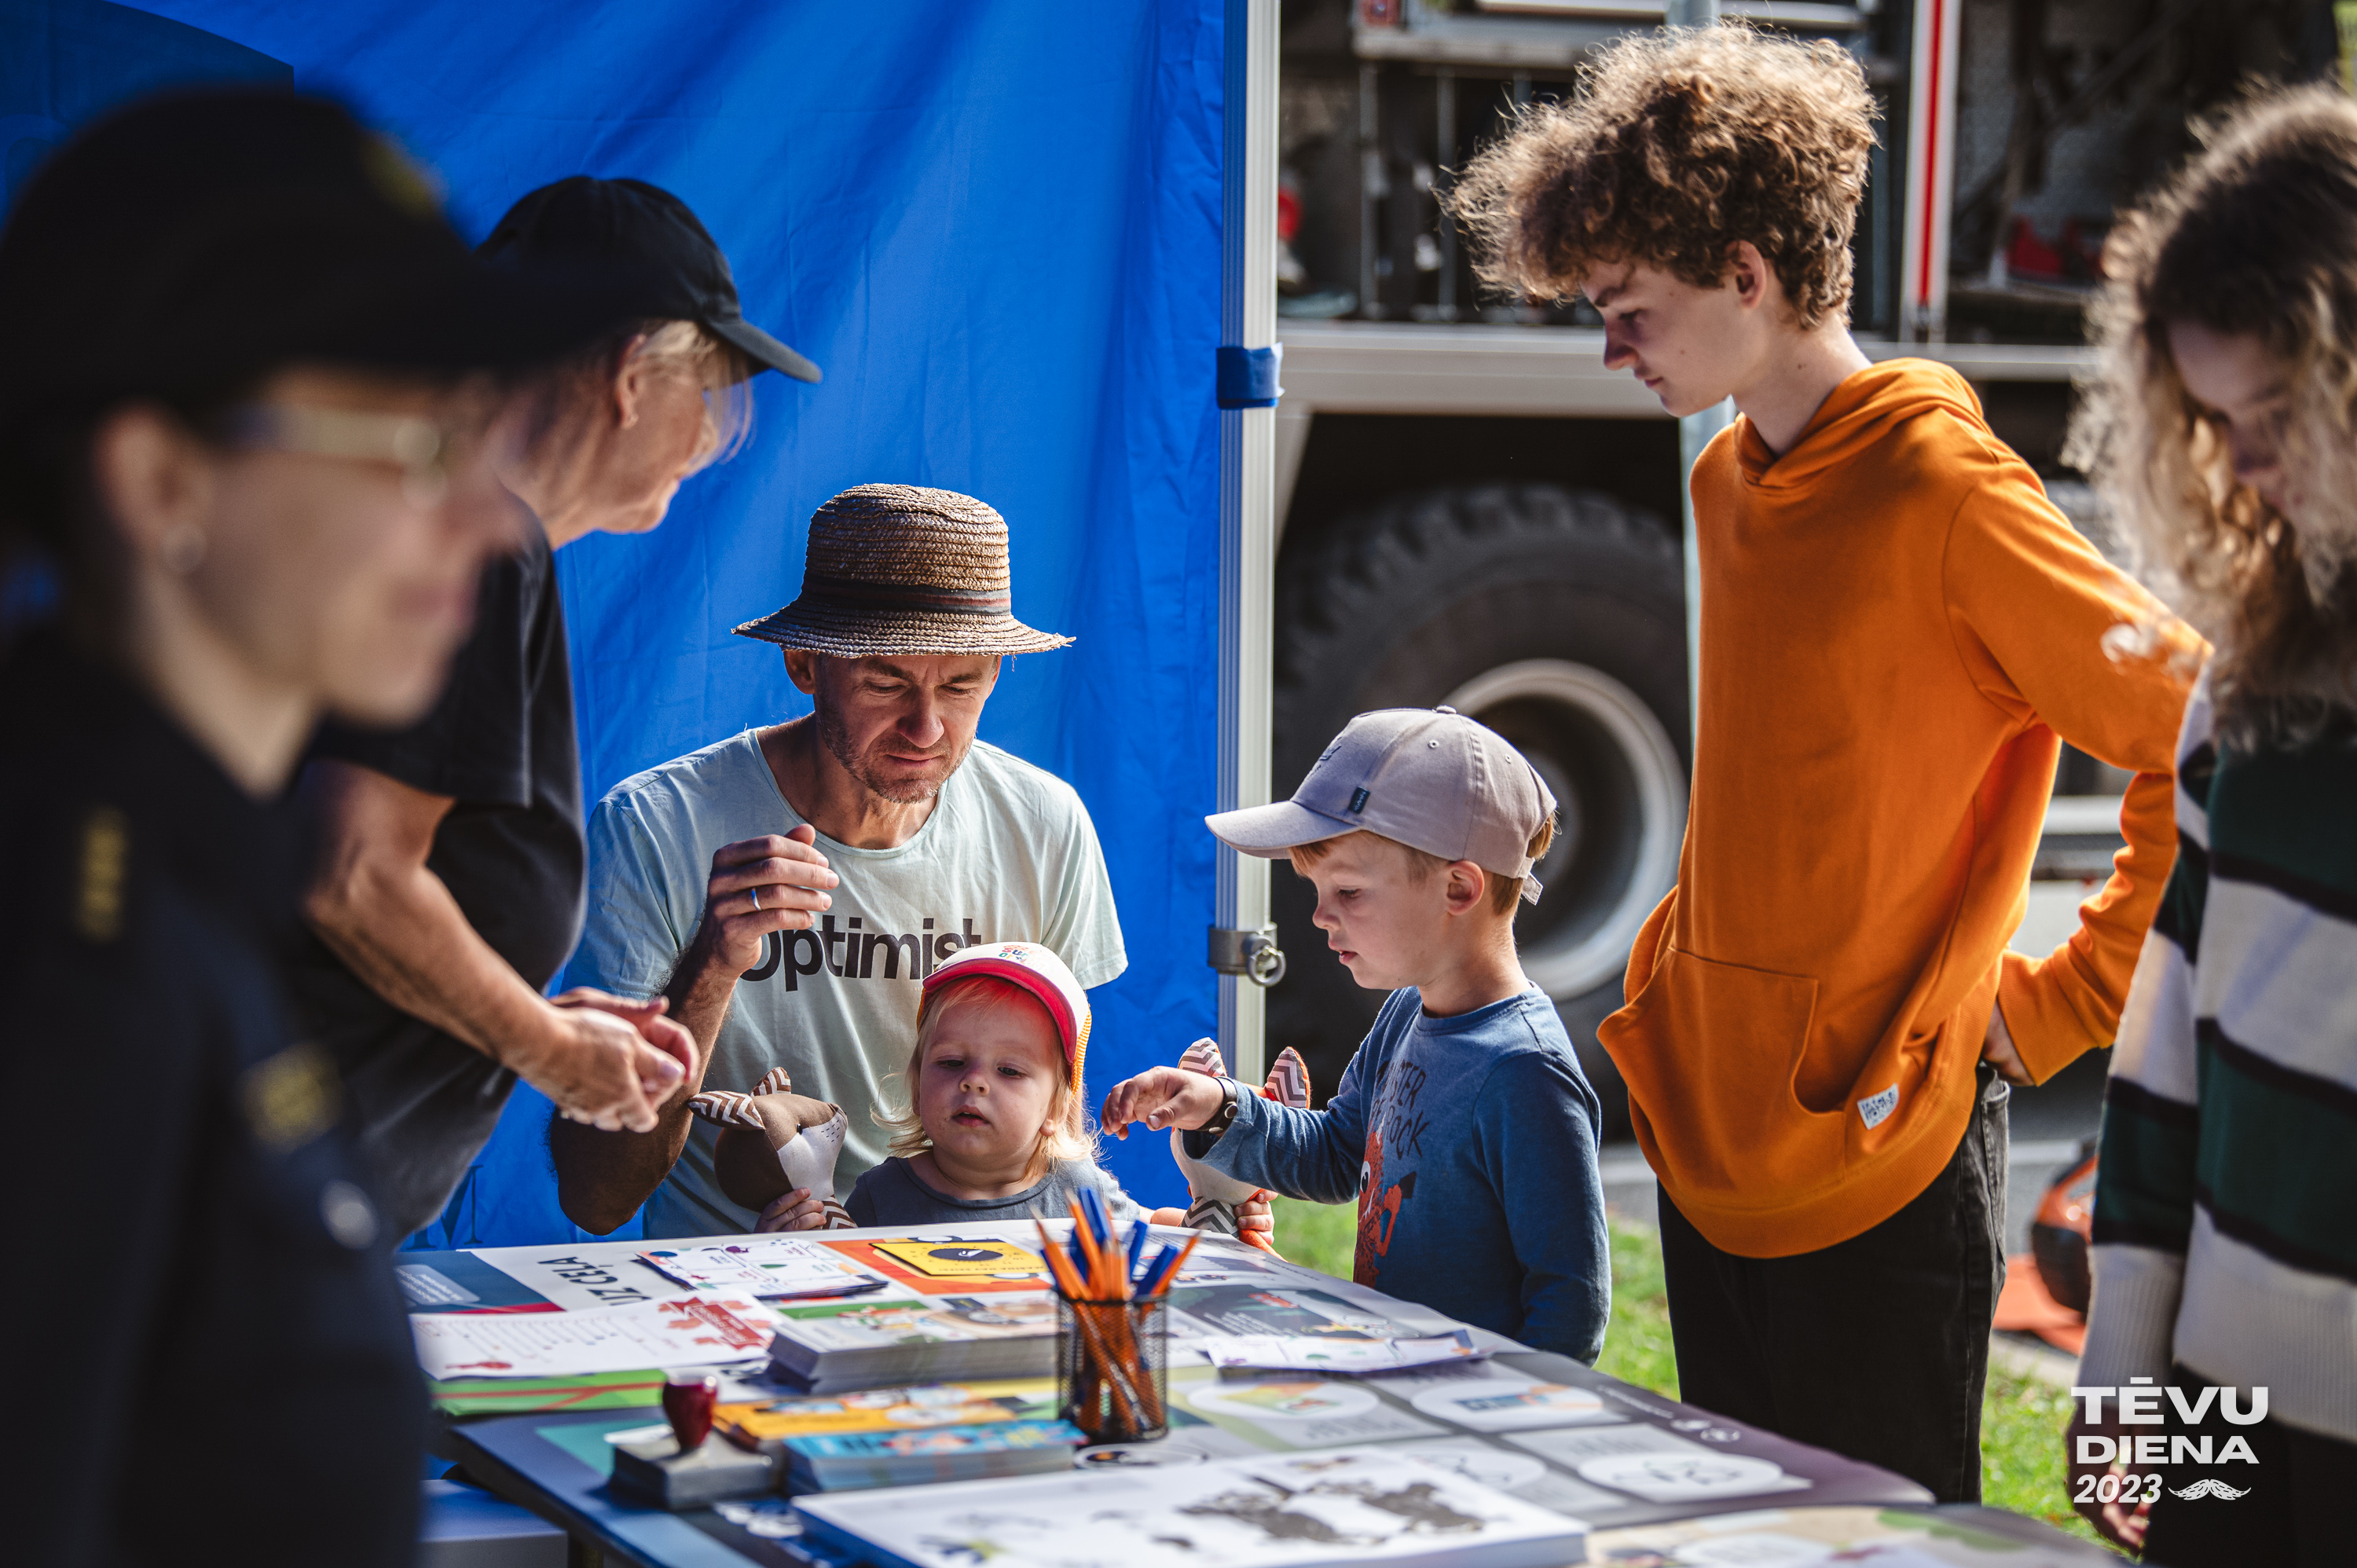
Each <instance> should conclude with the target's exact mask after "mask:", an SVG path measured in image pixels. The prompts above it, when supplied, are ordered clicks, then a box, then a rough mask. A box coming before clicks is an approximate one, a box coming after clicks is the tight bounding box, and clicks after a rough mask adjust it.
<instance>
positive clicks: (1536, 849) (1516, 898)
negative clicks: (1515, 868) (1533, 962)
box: [1286, 812, 1555, 916]
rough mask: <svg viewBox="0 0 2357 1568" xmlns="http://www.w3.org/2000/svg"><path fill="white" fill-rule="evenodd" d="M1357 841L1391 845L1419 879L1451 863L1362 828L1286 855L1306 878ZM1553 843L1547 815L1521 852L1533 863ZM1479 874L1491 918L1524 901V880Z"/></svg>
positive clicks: (1552, 821) (1508, 912)
mask: <svg viewBox="0 0 2357 1568" xmlns="http://www.w3.org/2000/svg"><path fill="white" fill-rule="evenodd" d="M1359 838H1363V839H1373V840H1374V841H1375V842H1376V843H1387V844H1389V845H1391V846H1392V847H1393V848H1394V849H1395V850H1397V851H1399V852H1400V854H1402V855H1404V856H1405V857H1406V859H1407V866H1408V870H1409V871H1410V872H1411V873H1412V874H1413V875H1416V876H1419V877H1426V876H1430V875H1433V874H1434V873H1435V872H1437V871H1439V870H1441V869H1442V868H1443V867H1445V866H1448V865H1451V864H1453V863H1451V862H1449V861H1446V860H1443V859H1442V858H1441V857H1440V856H1438V855H1437V854H1430V853H1428V852H1426V851H1425V850H1420V849H1418V848H1416V847H1415V845H1414V844H1405V843H1400V841H1399V840H1397V839H1394V838H1385V837H1384V836H1383V834H1381V833H1373V832H1368V831H1367V830H1366V829H1364V828H1361V829H1359V830H1358V831H1356V832H1347V833H1336V834H1335V835H1334V836H1333V837H1332V838H1330V839H1319V840H1318V842H1317V843H1303V844H1296V845H1294V846H1293V848H1292V849H1290V850H1288V851H1286V855H1287V857H1288V858H1289V859H1291V861H1292V862H1293V869H1294V870H1295V871H1296V872H1297V873H1298V874H1300V875H1303V876H1307V875H1309V868H1310V867H1311V866H1313V865H1317V864H1318V862H1319V861H1321V860H1323V859H1325V858H1326V857H1327V856H1328V855H1329V854H1333V853H1334V848H1335V846H1336V845H1337V844H1340V843H1343V842H1344V841H1345V840H1348V839H1359ZM1554 843H1555V816H1554V814H1553V813H1552V812H1550V813H1549V814H1548V816H1547V820H1546V821H1544V822H1541V823H1540V824H1539V831H1538V832H1534V833H1533V834H1532V835H1531V842H1530V844H1529V846H1528V847H1527V848H1525V849H1524V850H1523V854H1527V855H1529V856H1530V857H1531V859H1532V861H1533V862H1534V863H1536V862H1538V861H1541V860H1544V859H1545V858H1546V852H1547V850H1548V849H1549V848H1550V847H1551V846H1552V845H1553V844H1554ZM1482 875H1483V876H1484V877H1485V878H1486V879H1487V881H1488V883H1489V887H1490V912H1491V914H1493V915H1506V916H1512V914H1513V913H1514V911H1515V909H1516V908H1518V907H1519V906H1520V905H1521V903H1522V900H1523V879H1522V878H1521V877H1519V876H1501V875H1498V874H1497V873H1496V872H1493V871H1490V870H1487V869H1486V868H1485V869H1484V871H1483V872H1482Z"/></svg>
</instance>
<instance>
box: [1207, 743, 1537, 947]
mask: <svg viewBox="0 0 2357 1568" xmlns="http://www.w3.org/2000/svg"><path fill="white" fill-rule="evenodd" d="M1554 811H1555V796H1554V794H1553V793H1552V792H1551V791H1550V790H1549V789H1547V787H1546V780H1544V779H1541V778H1540V777H1539V776H1538V771H1537V770H1536V769H1535V768H1532V766H1531V765H1530V763H1529V762H1528V761H1527V760H1526V759H1525V758H1524V757H1523V754H1522V753H1521V752H1519V751H1516V750H1515V749H1514V748H1513V747H1512V746H1509V745H1508V744H1506V737H1505V736H1501V735H1500V734H1499V733H1498V732H1497V731H1496V730H1493V729H1491V728H1490V727H1489V726H1488V725H1482V724H1479V723H1476V722H1475V721H1474V720H1472V719H1469V718H1467V717H1466V716H1465V715H1464V714H1460V713H1458V711H1457V710H1456V709H1455V708H1448V707H1442V708H1383V709H1379V710H1378V711H1376V712H1374V713H1372V714H1360V715H1359V716H1358V717H1357V718H1355V719H1352V720H1351V722H1350V723H1349V724H1347V725H1343V726H1342V733H1341V734H1340V735H1339V736H1335V737H1334V743H1333V744H1332V745H1331V746H1328V747H1327V748H1326V750H1325V753H1324V754H1323V755H1322V756H1320V757H1318V761H1317V764H1316V765H1315V766H1314V767H1312V768H1310V769H1309V777H1308V778H1307V779H1303V780H1302V781H1301V788H1300V789H1296V790H1295V791H1294V792H1293V799H1292V800H1278V801H1275V802H1274V803H1273V804H1270V805H1266V806H1253V807H1248V808H1247V809H1245V810H1243V811H1222V812H1220V813H1219V814H1218V815H1216V816H1210V817H1206V818H1204V819H1203V821H1204V822H1205V824H1206V825H1207V826H1209V827H1210V828H1211V832H1213V833H1215V834H1217V835H1218V836H1219V840H1220V842H1221V843H1224V844H1227V845H1228V846H1230V847H1231V848H1232V849H1237V850H1241V851H1242V852H1243V853H1244V854H1256V855H1259V856H1260V857H1261V858H1262V859H1264V860H1281V859H1283V858H1284V857H1285V854H1286V852H1287V851H1289V850H1293V849H1297V848H1299V847H1300V846H1301V845H1303V844H1306V843H1317V842H1318V840H1320V839H1330V838H1335V837H1338V836H1340V835H1341V834H1343V833H1349V832H1362V831H1363V832H1371V833H1380V834H1382V835H1383V837H1384V838H1387V839H1394V840H1396V841H1398V842H1399V843H1404V844H1406V845H1407V846H1408V847H1409V848H1411V849H1420V850H1422V851H1424V852H1425V854H1437V855H1438V856H1440V858H1441V859H1443V860H1469V861H1471V862H1472V863H1473V864H1474V865H1478V866H1480V868H1481V869H1482V870H1484V871H1487V872H1490V873H1492V874H1493V875H1499V876H1519V877H1521V878H1522V879H1523V898H1524V899H1525V900H1527V901H1528V902H1530V903H1533V904H1535V903H1537V902H1538V901H1539V883H1538V878H1537V877H1535V876H1533V875H1531V857H1530V854H1529V850H1530V843H1531V836H1532V835H1533V834H1534V833H1536V832H1538V831H1539V824H1540V823H1541V822H1545V821H1546V820H1547V818H1548V816H1549V815H1551V814H1552V813H1553V812H1554Z"/></svg>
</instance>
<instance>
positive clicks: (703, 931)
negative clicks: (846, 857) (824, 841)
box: [695, 822, 843, 975]
mask: <svg viewBox="0 0 2357 1568" xmlns="http://www.w3.org/2000/svg"><path fill="white" fill-rule="evenodd" d="M817 838H818V832H817V830H816V829H814V828H813V827H812V826H811V825H810V824H809V823H807V822H805V823H803V824H802V826H801V827H798V828H796V829H795V830H794V831H793V832H790V833H785V834H782V835H781V834H778V833H764V834H762V835H761V836H760V837H759V838H757V839H740V840H738V841H737V843H731V844H723V845H721V846H720V848H719V850H718V851H717V852H716V853H715V854H714V855H713V857H712V880H711V881H710V882H709V883H708V884H707V885H706V886H705V900H704V924H703V926H702V927H701V928H699V929H697V931H696V933H695V945H696V946H698V947H700V948H703V949H704V950H705V951H706V952H708V953H709V954H711V955H712V957H713V958H714V959H715V960H716V961H718V963H719V964H720V965H721V967H722V968H723V969H725V970H726V972H728V973H729V974H731V975H737V974H742V973H744V972H746V971H747V970H748V969H751V968H753V967H755V966H756V965H758V964H759V962H760V961H761V944H762V942H763V941H765V940H768V938H769V935H770V932H771V931H806V930H808V929H811V928H812V927H813V926H815V925H817V924H818V912H819V911H820V910H822V909H826V908H832V907H833V906H834V899H833V898H831V897H828V896H827V892H826V890H827V889H828V888H830V887H833V886H836V885H837V884H838V883H840V882H841V881H842V880H843V879H842V878H841V877H839V876H837V875H835V874H834V872H832V871H830V870H828V869H827V864H826V856H824V855H823V854H819V852H818V851H817V850H815V849H813V848H812V847H811V846H812V844H813V843H814V842H815V841H816V840H817Z"/></svg>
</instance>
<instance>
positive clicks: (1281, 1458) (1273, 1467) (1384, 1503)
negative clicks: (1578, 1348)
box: [795, 1448, 1585, 1568]
mask: <svg viewBox="0 0 2357 1568" xmlns="http://www.w3.org/2000/svg"><path fill="white" fill-rule="evenodd" d="M795 1507H796V1508H797V1509H798V1510H800V1511H801V1513H802V1516H803V1518H804V1519H805V1520H808V1521H810V1523H811V1525H812V1527H813V1529H814V1530H817V1532H818V1533H820V1534H821V1535H822V1536H823V1537H827V1538H830V1539H833V1540H838V1541H840V1540H845V1539H846V1538H847V1539H848V1540H850V1541H861V1542H866V1543H868V1544H871V1545H872V1546H874V1547H876V1548H879V1549H880V1550H881V1551H882V1552H885V1553H888V1554H889V1555H890V1556H892V1557H894V1558H897V1559H899V1560H900V1561H902V1562H905V1563H913V1564H917V1565H919V1568H972V1565H973V1564H974V1563H992V1562H1001V1563H1022V1564H1025V1565H1026V1568H1049V1565H1053V1568H1099V1565H1103V1568H1116V1565H1118V1568H1179V1565H1181V1564H1184V1565H1187V1568H1291V1565H1294V1564H1303V1565H1307V1564H1317V1565H1318V1568H1356V1565H1358V1564H1386V1565H1393V1564H1396V1565H1400V1568H1410V1565H1422V1564H1433V1565H1436V1568H1437V1565H1438V1564H1441V1563H1448V1564H1450V1565H1452V1568H1541V1565H1543V1564H1545V1565H1552V1564H1558V1563H1576V1562H1578V1561H1579V1560H1580V1550H1581V1548H1580V1542H1581V1538H1582V1537H1583V1535H1584V1534H1585V1527H1584V1526H1583V1525H1582V1524H1580V1522H1579V1521H1578V1520H1570V1519H1566V1518H1565V1517H1564V1516H1562V1515H1561V1514H1557V1513H1553V1512H1550V1511H1548V1510H1547V1509H1542V1508H1538V1507H1536V1506H1534V1505H1533V1504H1531V1503H1527V1502H1523V1500H1521V1499H1520V1498H1512V1497H1509V1496H1507V1495H1506V1494H1505V1493H1502V1492H1499V1491H1494V1490H1492V1489H1491V1488H1490V1487H1485V1486H1482V1485H1480V1483H1478V1482H1475V1481H1471V1480H1469V1479H1467V1478H1466V1477H1464V1476H1463V1475H1462V1474H1461V1473H1459V1472H1458V1471H1457V1470H1455V1469H1453V1468H1451V1467H1450V1466H1446V1465H1439V1464H1430V1463H1426V1462H1424V1461H1421V1460H1419V1459H1417V1458H1416V1457H1415V1455H1411V1454H1402V1453H1399V1452H1396V1451H1387V1450H1383V1449H1363V1448H1362V1449H1341V1450H1335V1451H1329V1452H1327V1453H1322V1454H1293V1455H1265V1456H1263V1457H1260V1458H1256V1459H1225V1460H1212V1461H1209V1462H1206V1463H1204V1464H1200V1465H1193V1466H1162V1467H1157V1468H1154V1469H1151V1470H1137V1469H1130V1468H1126V1467H1123V1466H1111V1467H1101V1468H1096V1469H1092V1470H1087V1471H1082V1472H1071V1473H1067V1474H1063V1475H1059V1476H1038V1477H1025V1478H1021V1479H1016V1480H1000V1481H984V1482H958V1483H952V1484H951V1485H947V1486H939V1487H911V1488H908V1489H904V1490H900V1491H897V1492H893V1493H888V1494H881V1495H879V1494H876V1493H865V1494H862V1493H857V1492H853V1493H843V1494H836V1495H834V1496H819V1497H805V1498H797V1499H796V1501H795Z"/></svg>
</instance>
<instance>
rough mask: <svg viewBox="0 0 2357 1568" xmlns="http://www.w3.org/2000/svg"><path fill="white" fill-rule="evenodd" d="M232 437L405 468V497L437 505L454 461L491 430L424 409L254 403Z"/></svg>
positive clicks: (256, 448) (241, 411) (237, 420)
mask: <svg viewBox="0 0 2357 1568" xmlns="http://www.w3.org/2000/svg"><path fill="white" fill-rule="evenodd" d="M224 434H225V435H226V438H227V440H228V443H229V445H231V446H235V447H237V448H238V449H239V450H241V451H246V452H282V453H287V454H290V455H293V456H307V457H340V458H345V459H348V460H350V461H354V462H362V463H390V464H392V465H393V466H394V467H397V468H399V469H400V470H401V491H402V497H403V499H405V500H407V501H409V502H410V504H412V505H413V506H420V507H429V506H435V505H437V504H439V503H440V501H441V500H442V499H443V498H444V497H445V496H447V495H448V494H449V492H450V468H451V467H452V465H453V462H454V460H455V459H456V458H457V457H458V456H459V455H460V454H461V453H462V452H464V451H465V450H467V449H468V447H469V446H473V445H475V444H478V443H479V442H480V441H481V440H482V439H483V434H484V432H483V429H482V423H481V422H480V421H479V420H478V421H470V422H468V423H467V424H446V423H444V422H443V421H440V420H436V419H430V418H428V417H426V416H425V415H424V414H419V413H370V412H368V411H366V410H362V409H349V408H310V407H306V406H303V405H301V404H296V403H247V404H245V405H244V406H243V407H241V408H238V409H235V410H233V411H231V413H230V416H229V419H228V421H227V428H226V430H225V433H224Z"/></svg>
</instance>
